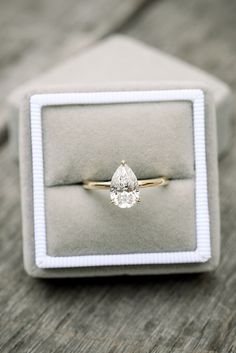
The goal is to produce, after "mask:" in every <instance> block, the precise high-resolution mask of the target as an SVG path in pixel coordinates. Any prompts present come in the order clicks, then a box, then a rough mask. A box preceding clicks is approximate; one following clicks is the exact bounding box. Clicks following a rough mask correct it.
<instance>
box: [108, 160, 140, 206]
mask: <svg viewBox="0 0 236 353" xmlns="http://www.w3.org/2000/svg"><path fill="white" fill-rule="evenodd" d="M110 195H111V201H112V203H114V204H115V205H116V206H118V207H120V208H130V207H132V206H134V205H135V204H136V203H137V202H138V201H139V200H140V197H139V185H138V180H137V178H136V176H135V174H134V172H133V171H132V169H131V168H130V167H129V166H128V165H127V164H126V163H125V162H122V164H121V165H120V166H119V167H118V168H117V170H116V171H115V173H114V174H113V177H112V179H111V188H110Z"/></svg>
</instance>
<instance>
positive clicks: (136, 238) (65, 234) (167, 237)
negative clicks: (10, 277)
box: [43, 101, 196, 256]
mask: <svg viewBox="0 0 236 353" xmlns="http://www.w3.org/2000/svg"><path fill="white" fill-rule="evenodd" d="M43 141H44V166H45V181H46V185H47V187H46V213H47V242H48V243H47V244H48V253H49V254H50V255H54V256H62V255H64V256H70V255H82V254H83V255H84V254H115V253H136V252H157V251H160V250H163V251H180V250H181V251H183V250H193V249H195V247H196V239H195V216H194V214H195V205H194V162H193V161H194V157H193V151H194V149H193V132H192V106H191V103H190V102H187V101H186V102H160V103H144V104H140V103H128V104H109V105H106V104H103V105H95V106H93V105H86V106H75V105H74V106H71V105H68V106H57V107H55V106H52V107H45V108H44V109H43ZM122 159H126V160H127V162H128V163H129V165H130V166H131V168H132V169H133V170H134V172H135V173H136V175H137V177H138V178H139V179H143V178H152V177H158V176H162V175H165V176H168V177H169V178H170V179H173V181H172V182H171V184H170V185H169V186H168V187H165V188H154V189H149V190H147V189H145V190H144V189H143V190H141V198H142V199H141V203H140V204H138V205H137V206H136V207H133V208H132V209H129V210H121V209H119V208H117V207H115V206H113V205H111V204H110V200H109V192H108V191H91V190H90V191H88V190H84V189H83V187H82V186H81V185H80V184H79V183H81V182H82V181H83V180H86V179H95V180H110V179H111V177H112V174H113V173H114V171H115V169H116V168H117V167H118V166H119V164H120V161H121V160H122ZM55 205H56V207H55ZM180 219H181V223H180V224H179V220H180Z"/></svg>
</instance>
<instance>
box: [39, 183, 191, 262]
mask: <svg viewBox="0 0 236 353" xmlns="http://www.w3.org/2000/svg"><path fill="white" fill-rule="evenodd" d="M46 205H47V206H46V207H47V244H48V253H49V254H50V255H53V256H60V255H64V256H71V255H75V256H76V255H85V254H94V255H95V254H115V253H117V254H119V253H138V252H157V251H161V250H162V251H184V250H192V249H194V248H195V246H196V240H195V227H194V224H195V219H194V181H193V180H191V179H186V180H177V181H173V182H172V183H171V184H170V185H169V186H168V187H165V188H155V189H145V190H142V194H141V202H140V203H139V204H138V205H137V206H134V207H132V208H131V209H128V210H124V209H119V208H118V207H115V206H113V205H111V204H110V202H109V193H108V192H106V191H102V190H99V191H92V192H91V191H88V190H84V189H83V188H82V187H81V186H72V185H70V186H59V187H50V188H47V191H46ZM55 205H56V207H55ZM180 219H181V222H180V223H179V220H180ZM177 224H178V227H176V225H177Z"/></svg>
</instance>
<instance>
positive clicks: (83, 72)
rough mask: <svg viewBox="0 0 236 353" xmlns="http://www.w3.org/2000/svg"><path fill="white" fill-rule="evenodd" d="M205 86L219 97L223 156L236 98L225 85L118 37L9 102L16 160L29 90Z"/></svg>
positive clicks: (43, 77)
mask: <svg viewBox="0 0 236 353" xmlns="http://www.w3.org/2000/svg"><path fill="white" fill-rule="evenodd" d="M170 81H172V82H173V83H175V82H182V83H184V82H186V81H187V82H193V84H194V82H196V83H199V82H202V83H204V84H205V85H206V87H208V88H209V90H210V91H211V92H212V94H213V98H214V102H215V106H216V116H217V126H218V153H219V155H223V154H224V153H225V152H226V151H227V150H228V149H229V147H230V137H231V134H230V131H231V126H230V122H231V116H232V94H231V90H230V88H229V87H228V86H227V85H226V84H225V83H224V82H222V81H220V80H219V79H217V78H216V77H213V76H211V75H209V74H208V73H206V72H204V71H202V70H200V69H198V68H196V67H194V66H191V65H189V64H188V63H186V62H183V61H181V60H179V59H177V58H175V57H172V56H170V55H167V54H165V53H163V52H162V51H160V50H158V49H156V48H155V49H154V48H151V47H149V46H148V45H145V44H143V43H141V42H138V41H136V40H134V39H131V38H128V37H125V36H117V35H116V36H112V37H110V38H108V39H105V40H103V41H101V42H99V43H98V44H96V45H94V46H92V47H90V48H89V49H87V50H85V51H83V52H82V53H81V54H79V55H74V56H73V57H72V58H71V59H69V60H67V61H66V62H64V63H62V64H61V65H59V66H56V67H54V68H52V69H51V70H49V71H48V72H46V73H44V74H42V75H40V76H39V77H37V78H35V79H33V80H32V81H30V82H26V83H25V84H24V85H22V86H20V87H18V88H16V89H15V90H14V91H13V92H12V94H11V95H10V96H9V98H8V107H9V109H8V117H9V119H8V122H9V130H10V137H11V145H12V151H13V156H14V158H15V159H17V158H18V120H19V107H20V104H21V101H22V99H23V97H24V95H25V94H26V93H27V92H28V91H29V90H35V91H37V90H39V91H40V89H41V88H42V89H47V90H48V91H49V92H53V90H61V91H62V92H63V91H68V90H73V89H76V88H78V85H83V86H93V85H94V84H95V83H101V84H106V83H107V84H108V83H115V82H120V83H123V85H125V84H126V83H128V82H137V83H142V82H143V83H145V82H150V83H152V82H163V83H165V82H170Z"/></svg>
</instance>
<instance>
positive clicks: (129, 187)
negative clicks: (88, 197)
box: [83, 161, 169, 208]
mask: <svg viewBox="0 0 236 353" xmlns="http://www.w3.org/2000/svg"><path fill="white" fill-rule="evenodd" d="M168 183H169V180H168V178H167V177H165V176H162V177H159V178H154V179H143V180H138V179H137V177H136V175H135V174H134V172H133V171H132V169H131V168H130V167H129V166H128V165H127V164H126V162H125V161H121V165H120V166H119V167H118V168H117V169H116V171H115V173H114V174H113V177H112V179H111V181H95V180H85V181H84V182H83V187H84V188H85V189H87V190H96V189H101V190H106V189H110V199H111V202H112V203H113V204H114V205H116V206H118V207H120V208H130V207H132V206H133V205H135V204H136V203H137V202H140V195H139V189H140V188H150V187H153V186H165V185H167V184H168Z"/></svg>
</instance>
